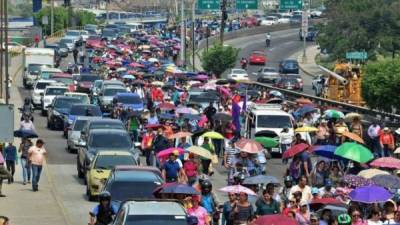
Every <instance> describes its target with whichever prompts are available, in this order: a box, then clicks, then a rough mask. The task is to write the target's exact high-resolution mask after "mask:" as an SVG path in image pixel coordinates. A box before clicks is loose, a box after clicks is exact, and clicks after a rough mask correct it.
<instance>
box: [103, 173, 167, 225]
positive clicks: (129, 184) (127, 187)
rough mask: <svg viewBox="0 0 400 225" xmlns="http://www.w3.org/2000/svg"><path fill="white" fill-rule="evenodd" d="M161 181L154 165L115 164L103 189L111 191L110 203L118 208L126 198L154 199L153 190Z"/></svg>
mask: <svg viewBox="0 0 400 225" xmlns="http://www.w3.org/2000/svg"><path fill="white" fill-rule="evenodd" d="M163 183H164V181H163V179H162V178H161V172H160V170H158V169H157V168H156V167H147V166H115V167H114V169H113V170H112V171H111V174H110V176H109V177H108V179H107V183H106V185H105V187H104V189H103V190H104V191H108V192H110V193H111V201H112V204H113V205H114V206H116V207H117V208H119V206H120V204H121V202H123V201H125V200H128V199H132V198H141V199H155V197H154V195H153V191H154V189H156V188H158V187H159V186H161V185H162V184H163ZM153 211H154V210H153ZM152 224H153V223H152Z"/></svg>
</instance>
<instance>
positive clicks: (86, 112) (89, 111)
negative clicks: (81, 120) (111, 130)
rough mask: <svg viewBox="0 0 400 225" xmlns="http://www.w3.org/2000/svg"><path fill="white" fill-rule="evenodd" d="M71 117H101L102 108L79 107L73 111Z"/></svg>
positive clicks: (75, 107) (73, 108)
mask: <svg viewBox="0 0 400 225" xmlns="http://www.w3.org/2000/svg"><path fill="white" fill-rule="evenodd" d="M70 114H71V115H75V116H101V115H102V114H101V111H100V107H98V106H87V105H79V106H74V107H72V109H71V113H70Z"/></svg>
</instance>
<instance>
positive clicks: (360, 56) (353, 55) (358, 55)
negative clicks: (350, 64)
mask: <svg viewBox="0 0 400 225" xmlns="http://www.w3.org/2000/svg"><path fill="white" fill-rule="evenodd" d="M367 58H368V53H367V52H346V59H350V60H351V59H355V60H366V59H367Z"/></svg>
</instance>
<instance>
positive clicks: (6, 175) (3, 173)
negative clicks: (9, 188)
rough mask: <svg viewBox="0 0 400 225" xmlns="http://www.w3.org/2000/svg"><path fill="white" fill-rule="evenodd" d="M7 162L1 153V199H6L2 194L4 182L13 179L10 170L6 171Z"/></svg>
mask: <svg viewBox="0 0 400 225" xmlns="http://www.w3.org/2000/svg"><path fill="white" fill-rule="evenodd" d="M5 162H6V161H5V160H4V157H3V154H2V153H1V151H0V197H6V196H5V195H4V194H3V193H2V192H1V189H2V186H3V180H4V179H10V178H11V174H10V173H9V172H8V170H6V167H5V166H4V164H5Z"/></svg>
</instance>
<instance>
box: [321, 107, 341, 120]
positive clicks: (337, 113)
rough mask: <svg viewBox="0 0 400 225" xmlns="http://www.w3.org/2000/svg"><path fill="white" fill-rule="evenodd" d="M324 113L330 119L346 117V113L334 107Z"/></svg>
mask: <svg viewBox="0 0 400 225" xmlns="http://www.w3.org/2000/svg"><path fill="white" fill-rule="evenodd" d="M324 115H325V117H327V118H330V119H340V118H344V114H343V113H342V112H340V111H337V110H334V109H328V110H326V111H325V113H324Z"/></svg>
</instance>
